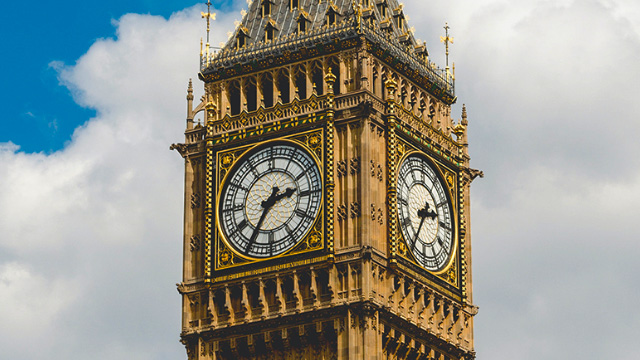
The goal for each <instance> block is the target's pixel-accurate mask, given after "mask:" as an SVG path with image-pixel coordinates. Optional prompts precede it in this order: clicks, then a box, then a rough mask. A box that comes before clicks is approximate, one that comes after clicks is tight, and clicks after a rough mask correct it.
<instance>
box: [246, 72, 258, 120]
mask: <svg viewBox="0 0 640 360" xmlns="http://www.w3.org/2000/svg"><path fill="white" fill-rule="evenodd" d="M256 90H257V89H256V79H255V78H253V77H251V78H248V79H247V80H246V82H245V84H244V95H245V98H246V101H247V111H249V112H251V111H255V110H256V109H257V108H258V101H257V100H258V99H257V91H256Z"/></svg>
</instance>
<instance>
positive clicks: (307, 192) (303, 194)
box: [298, 189, 320, 197]
mask: <svg viewBox="0 0 640 360" xmlns="http://www.w3.org/2000/svg"><path fill="white" fill-rule="evenodd" d="M318 192H320V189H314V190H305V191H302V192H300V195H298V196H300V197H303V196H309V195H311V193H314V194H315V193H318Z"/></svg>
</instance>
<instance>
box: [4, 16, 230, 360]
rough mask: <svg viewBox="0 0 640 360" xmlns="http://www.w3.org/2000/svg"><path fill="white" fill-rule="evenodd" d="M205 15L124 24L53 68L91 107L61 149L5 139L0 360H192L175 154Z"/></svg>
mask: <svg viewBox="0 0 640 360" xmlns="http://www.w3.org/2000/svg"><path fill="white" fill-rule="evenodd" d="M200 10H201V9H200V7H197V8H196V7H194V8H190V9H186V10H184V11H181V12H178V13H175V14H173V15H172V16H171V18H170V19H164V18H162V17H158V16H150V15H136V14H127V15H124V16H122V17H121V18H120V19H118V20H117V21H115V22H114V24H115V26H116V36H115V37H114V38H104V39H99V40H97V41H96V42H95V43H94V44H93V45H92V46H91V48H90V49H89V50H88V51H87V53H86V54H85V55H83V56H82V57H81V58H79V59H78V60H77V62H76V63H75V64H74V65H66V64H63V63H60V62H52V63H51V66H52V67H53V68H55V69H56V70H57V71H58V73H59V79H60V81H61V84H62V85H64V86H66V87H68V88H69V89H70V90H71V91H72V94H73V96H74V99H75V100H76V102H78V103H79V104H80V105H82V106H84V107H88V108H92V109H95V110H96V117H95V118H92V119H88V120H87V121H86V123H85V124H84V125H82V126H80V127H78V128H77V129H76V130H75V132H74V134H73V137H72V139H71V141H70V142H69V143H68V144H67V145H66V146H65V148H64V149H63V150H61V151H58V152H55V153H52V154H49V155H47V154H44V153H24V152H21V151H20V150H19V146H18V145H16V144H13V143H10V142H9V143H3V144H0V229H2V231H1V232H0V304H2V305H0V324H2V326H0V338H1V339H2V340H0V358H18V359H41V358H45V357H49V358H56V359H84V358H89V357H90V358H93V359H122V358H129V359H174V358H184V357H185V352H184V348H183V347H182V345H180V344H179V342H178V334H179V332H180V303H181V299H180V296H179V295H178V294H177V292H176V290H175V287H174V285H173V284H175V283H176V282H179V281H180V280H181V260H182V215H183V214H182V208H183V206H182V203H183V199H182V197H183V195H182V189H183V183H182V181H183V175H182V174H183V171H184V168H183V160H182V159H181V158H180V156H179V155H178V154H177V153H175V152H170V151H169V150H168V148H169V144H171V143H173V142H180V141H181V140H182V135H181V134H182V133H183V131H184V127H185V110H184V109H185V104H186V99H185V96H186V86H187V82H188V79H189V78H193V77H195V76H196V75H197V73H198V67H199V60H198V54H199V51H200V50H199V41H198V40H199V37H201V36H202V35H203V32H204V27H203V24H202V21H201V19H200V14H199V11H200ZM221 15H223V14H221ZM220 18H222V19H221V21H218V22H216V23H215V24H214V28H215V26H220V27H223V28H225V29H227V28H230V27H231V21H232V20H231V19H229V20H226V19H227V18H229V16H224V15H223V16H220ZM213 36H214V39H215V40H217V41H219V40H222V39H217V38H218V35H217V33H215V34H214V35H213ZM196 83H197V80H196ZM196 92H197V93H201V91H199V89H196ZM196 96H197V97H199V96H200V95H199V94H196Z"/></svg>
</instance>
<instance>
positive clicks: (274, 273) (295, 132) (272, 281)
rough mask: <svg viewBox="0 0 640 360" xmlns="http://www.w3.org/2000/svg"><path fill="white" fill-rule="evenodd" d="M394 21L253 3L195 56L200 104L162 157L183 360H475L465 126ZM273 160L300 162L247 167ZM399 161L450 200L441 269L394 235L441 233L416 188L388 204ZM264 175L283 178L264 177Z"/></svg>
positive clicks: (367, 9) (392, 0)
mask: <svg viewBox="0 0 640 360" xmlns="http://www.w3.org/2000/svg"><path fill="white" fill-rule="evenodd" d="M398 4H399V2H398V1H397V0H384V1H382V0H376V1H370V0H367V1H364V0H362V1H361V0H358V1H351V0H332V1H315V2H313V1H312V2H309V1H298V0H287V1H284V0H283V1H253V2H251V6H250V7H249V8H248V9H247V13H246V14H244V15H243V18H242V21H241V24H239V25H238V26H237V27H236V30H235V31H234V34H232V36H231V38H230V39H229V41H228V42H227V43H226V45H224V46H222V49H220V50H219V51H218V49H216V51H211V49H210V48H209V46H207V48H203V55H202V58H201V67H200V72H199V74H198V77H199V78H200V80H202V81H203V82H204V83H205V96H204V97H203V98H202V101H201V103H200V104H194V103H193V89H191V86H190V89H189V90H188V96H187V100H188V106H187V118H186V131H185V134H184V135H185V140H184V141H182V140H180V141H181V142H183V143H184V144H180V143H179V144H174V145H172V147H171V148H172V149H175V150H177V151H178V152H179V153H180V154H181V155H182V156H183V157H184V159H185V160H184V161H185V173H184V175H185V176H184V179H185V187H184V189H185V199H184V204H183V207H184V208H185V209H186V210H185V216H184V224H183V225H184V226H183V228H184V235H185V236H184V237H183V249H184V250H185V251H184V254H183V259H184V262H185V264H184V267H183V278H182V279H181V281H180V285H178V292H179V293H180V294H181V296H182V301H181V304H182V316H183V320H182V329H181V334H180V337H181V341H182V343H183V344H184V345H185V348H186V350H187V356H188V359H189V360H231V359H233V360H249V359H257V360H272V359H273V360H276V359H278V360H279V359H305V360H307V359H308V360H316V359H317V360H320V359H322V360H327V359H331V360H347V359H354V358H361V359H365V358H366V359H381V358H385V359H388V360H400V359H412V360H418V359H431V360H453V359H455V360H463V359H464V360H473V359H475V352H474V348H473V316H474V315H475V313H476V312H477V308H475V307H474V306H473V305H472V304H471V303H470V299H471V298H472V296H471V295H472V294H471V291H472V286H471V285H472V284H471V269H470V268H467V267H468V266H469V265H470V264H471V254H470V251H469V250H470V248H471V246H470V245H471V244H469V241H470V236H469V235H470V234H467V232H468V231H469V224H468V222H469V219H470V217H469V216H470V214H469V204H468V201H467V200H468V199H469V183H470V182H471V181H472V180H473V178H475V177H476V176H481V175H480V172H479V171H474V170H471V169H470V168H469V154H468V137H467V130H466V128H467V127H468V121H467V119H466V114H463V119H462V120H460V121H459V122H458V121H453V120H452V119H451V118H450V116H451V112H450V110H451V104H452V103H454V102H455V99H456V98H455V94H454V86H453V85H454V84H453V78H452V76H451V73H450V72H447V71H446V69H436V68H435V66H433V65H432V64H433V63H432V62H431V61H430V60H429V59H428V58H427V54H426V46H425V45H424V44H419V43H416V42H415V39H414V38H413V36H412V35H411V31H409V30H408V26H407V24H406V15H405V13H404V10H403V7H402V6H401V5H398ZM285 15H286V16H285ZM211 16H212V15H211V14H208V15H207V19H209V17H211ZM301 26H302V27H303V28H301ZM268 29H270V30H268ZM323 80H324V81H323ZM203 115H204V116H203ZM430 116H431V117H430ZM201 120H204V121H203V122H202V123H201V122H200V121H201ZM456 124H457V125H456ZM454 125H455V127H454ZM451 131H453V132H454V133H453V134H451ZM453 135H455V136H453ZM283 143H291V144H292V145H295V147H296V148H297V149H298V150H300V151H304V152H305V154H308V155H309V156H308V157H306V159H307V160H306V161H305V162H304V163H303V164H302V165H301V166H297V167H296V166H295V165H292V164H293V162H292V161H293V160H294V159H295V158H296V157H297V156H295V155H296V154H297V155H300V154H299V153H296V152H294V153H293V154H291V153H285V152H281V151H282V150H281V149H280V148H281V147H282V146H273V147H272V148H273V149H276V151H271V152H269V151H265V152H264V153H262V150H263V149H266V148H269V147H270V145H276V144H283ZM412 153H419V154H420V156H424V157H425V158H428V159H427V160H428V161H429V164H432V165H433V166H434V168H436V169H435V170H436V171H435V172H434V173H435V174H436V177H437V178H438V179H439V180H442V181H443V182H444V183H443V185H444V189H445V191H446V190H449V195H450V196H447V198H448V199H450V201H451V205H452V206H451V211H450V212H451V213H450V214H449V215H450V218H451V219H453V220H452V221H450V222H448V223H443V224H444V225H442V226H446V228H447V229H448V230H449V227H454V226H455V227H456V228H455V229H454V230H451V231H452V236H451V239H449V238H447V239H446V240H445V241H449V240H450V241H451V242H450V243H447V246H448V245H449V244H455V245H452V246H456V248H455V251H453V252H452V254H455V255H454V256H453V257H449V258H447V259H446V262H443V263H442V264H443V265H442V268H438V270H437V271H429V270H428V269H427V268H425V267H424V266H422V265H421V264H420V260H419V259H417V258H416V257H417V256H419V254H418V253H416V252H414V251H413V249H412V247H415V246H416V244H417V243H418V242H417V240H414V241H411V240H412V239H405V238H404V236H407V235H404V236H403V235H402V233H401V231H402V230H403V229H404V228H401V227H407V226H413V231H414V233H415V231H418V232H420V229H419V226H421V225H425V226H422V228H425V229H426V227H429V231H434V230H435V229H439V227H438V226H440V225H438V223H437V222H436V221H437V220H438V219H436V218H425V217H424V215H421V212H422V214H424V211H426V210H424V211H423V210H422V208H424V207H425V205H424V201H416V198H419V197H421V196H422V194H416V193H417V192H418V190H419V191H422V189H418V188H416V189H414V190H415V191H414V190H412V191H409V192H410V193H411V195H407V196H405V197H402V196H400V194H398V192H399V189H398V186H397V185H398V177H399V176H401V175H400V171H399V170H400V165H401V164H402V163H401V161H402V160H403V159H404V158H406V157H407V156H408V155H409V154H412ZM253 154H261V158H260V159H262V160H264V161H262V162H253V161H249V160H251V159H253V158H251V155H253ZM250 158H251V159H250ZM245 159H247V161H246V162H245ZM246 164H248V166H247V165H246ZM287 164H288V165H287ZM316 165H317V167H318V170H319V171H318V174H319V175H318V176H316V178H315V180H313V182H314V186H311V180H309V179H310V177H311V176H312V175H315V174H312V173H311V172H309V171H306V170H307V169H313V168H314V167H315V166H316ZM277 169H281V170H282V171H281V173H284V174H286V176H281V177H278V178H276V177H274V178H268V177H267V176H268V175H270V174H271V175H272V173H273V172H274V171H273V170H277ZM232 173H233V174H240V173H243V174H250V175H251V176H248V177H245V178H244V179H246V181H241V182H237V181H231V180H233V179H232V178H235V177H236V176H229V175H232ZM402 176H413V177H418V176H419V174H413V173H403V174H402ZM238 178H240V177H238ZM414 180H415V181H416V182H420V181H422V185H424V186H425V187H429V181H428V180H427V179H425V178H424V177H423V178H421V179H414ZM430 180H432V181H433V180H435V179H433V178H432V177H431V176H430ZM292 184H296V185H295V186H292ZM317 184H321V186H315V185H317ZM294 187H295V189H294ZM256 188H260V191H256ZM427 190H428V189H427ZM401 191H403V193H402V195H406V194H404V193H405V191H404V189H402V190H401ZM248 199H251V201H249V200H248ZM420 200H424V199H420ZM221 201H222V203H221ZM274 202H275V203H277V204H278V205H277V206H276V205H274ZM419 202H420V203H419ZM427 202H428V201H427ZM407 203H410V205H399V204H407ZM294 204H295V205H294ZM367 204H369V206H367ZM400 206H406V207H407V208H408V210H406V211H407V212H410V213H411V216H410V217H411V219H409V220H411V221H412V223H411V224H409V223H408V222H406V221H401V220H399V216H398V213H399V211H400V210H399V209H400ZM440 207H442V205H440ZM276 209H277V210H276ZM311 209H317V212H315V210H314V212H312V211H311ZM429 210H431V211H432V212H436V211H438V210H437V209H435V206H434V208H433V209H432V208H431V207H429ZM225 211H226V212H225ZM402 211H404V210H402ZM249 212H251V214H252V215H251V217H249V216H248V215H247V214H248V213H249ZM228 214H233V215H231V216H229V215H228ZM255 214H257V216H255ZM436 215H440V214H436ZM427 216H429V213H427ZM416 219H417V220H416ZM421 219H422V220H421ZM421 221H422V222H423V223H422V224H421ZM427 222H428V224H429V225H428V226H426V225H427ZM296 223H297V224H305V225H304V228H302V227H299V228H295V226H296V225H295V224H296ZM228 224H231V225H233V226H230V225H228ZM225 226H227V227H229V228H235V230H233V231H234V232H233V233H229V232H228V231H226V230H224V229H225ZM407 237H409V236H407ZM285 243H286V244H285ZM256 245H259V246H256ZM423 245H424V244H423ZM421 246H422V245H421ZM436 247H437V246H436ZM442 247H444V245H442ZM250 248H260V249H261V250H260V251H259V252H255V251H254V252H251V251H249V249H250ZM280 250H282V251H280ZM428 250H429V249H427V250H426V251H428ZM424 251H425V250H424V249H423V252H424ZM434 256H435V254H434ZM442 261H444V260H442ZM438 262H441V260H440V259H438ZM423 265H424V264H423Z"/></svg>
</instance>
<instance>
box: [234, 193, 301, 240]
mask: <svg viewBox="0 0 640 360" xmlns="http://www.w3.org/2000/svg"><path fill="white" fill-rule="evenodd" d="M278 191H280V188H278V187H277V186H274V187H273V189H272V190H271V195H270V196H269V198H268V199H267V200H264V201H263V202H262V204H260V205H261V206H262V208H263V209H264V210H262V215H261V216H260V220H258V224H256V228H255V229H253V233H252V234H251V238H250V239H249V243H248V244H247V248H246V249H245V251H249V249H250V248H251V246H253V243H254V242H255V241H256V238H257V237H258V233H259V232H260V227H261V226H262V223H263V222H264V219H265V218H266V217H267V213H268V212H269V209H271V207H273V205H275V204H276V203H277V202H278V201H280V200H281V199H282V198H285V197H291V195H293V193H294V192H295V191H296V189H292V188H287V190H285V192H284V193H282V194H280V195H278Z"/></svg>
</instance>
